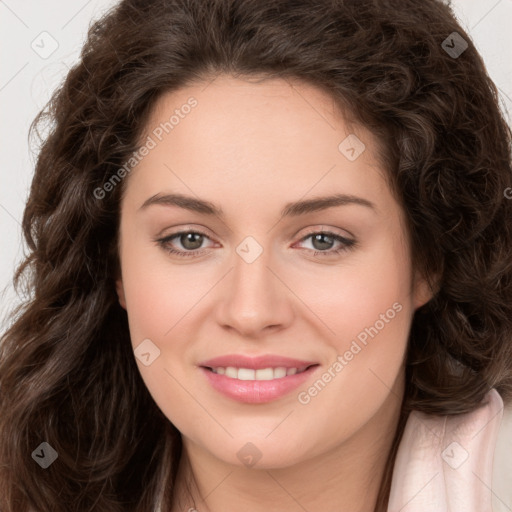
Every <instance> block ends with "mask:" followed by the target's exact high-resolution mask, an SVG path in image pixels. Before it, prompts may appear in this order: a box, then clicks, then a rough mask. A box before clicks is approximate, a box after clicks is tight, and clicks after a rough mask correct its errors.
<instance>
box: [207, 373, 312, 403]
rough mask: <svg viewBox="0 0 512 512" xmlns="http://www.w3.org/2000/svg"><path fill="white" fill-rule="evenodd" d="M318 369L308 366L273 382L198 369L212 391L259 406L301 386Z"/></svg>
mask: <svg viewBox="0 0 512 512" xmlns="http://www.w3.org/2000/svg"><path fill="white" fill-rule="evenodd" d="M317 368H318V365H316V366H310V367H309V368H308V369H307V370H305V371H303V372H301V373H296V374H295V375H287V376H286V377H281V378H280V379H273V380H239V379H232V378H230V377H226V376H225V375H220V374H218V373H214V372H213V371H211V370H208V369H207V368H204V367H200V369H201V371H202V372H203V374H204V375H205V376H206V378H207V379H208V381H209V382H210V384H211V385H212V387H213V388H214V389H216V390H217V391H219V392H220V393H222V394H223V395H226V396H227V397H229V398H232V399H233V400H236V401H238V402H244V403H247V404H261V403H265V402H271V401H272V400H277V399H278V398H281V397H282V396H284V395H287V394H288V393H290V392H291V391H292V390H294V389H295V388H297V387H299V386H300V385H301V384H303V383H304V382H305V381H306V380H307V379H308V378H309V377H310V376H311V374H312V373H313V372H314V371H315V370H316V369H317Z"/></svg>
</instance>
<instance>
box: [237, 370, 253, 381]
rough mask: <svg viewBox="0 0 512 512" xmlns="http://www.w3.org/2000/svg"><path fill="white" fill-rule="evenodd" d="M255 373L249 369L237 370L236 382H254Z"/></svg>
mask: <svg viewBox="0 0 512 512" xmlns="http://www.w3.org/2000/svg"><path fill="white" fill-rule="evenodd" d="M255 373H256V372H255V370H252V369H250V368H239V369H238V380H254V376H255Z"/></svg>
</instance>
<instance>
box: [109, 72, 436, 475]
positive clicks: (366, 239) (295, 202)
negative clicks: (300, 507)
mask: <svg viewBox="0 0 512 512" xmlns="http://www.w3.org/2000/svg"><path fill="white" fill-rule="evenodd" d="M347 137H348V139H347ZM356 137H357V138H356ZM142 140H143V144H144V145H145V146H144V147H145V148H146V149H145V150H144V149H143V148H141V149H140V150H139V151H138V153H137V156H136V157H134V158H135V160H133V161H132V162H131V165H133V164H135V163H136V161H137V162H138V163H137V165H136V166H135V167H134V168H133V170H130V171H129V172H128V173H127V174H128V175H127V177H126V178H125V179H126V180H127V181H126V183H124V184H123V185H126V190H125V195H124V197H123V200H122V205H121V225H120V245H119V250H120V260H121V271H122V277H121V278H120V279H119V280H118V288H117V290H118V294H119V299H120V303H121V305H122V306H123V307H124V308H126V310H127V313H128V320H129V327H130V334H131V340H132V345H133V348H134V350H135V356H136V360H137V364H138V366H139V369H140V372H141V375H142V377H143V379H144V382H145V383H146V386H147V388H148V390H149V392H150V393H151V395H152V396H153V398H154V400H155V402H156V403H157V404H158V406H159V407H160V409H161V410H162V411H163V413H164V414H165V415H166V416H167V418H168V419H169V420H170V421H171V422H172V423H173V424H174V425H175V426H176V427H177V428H178V430H179V431H180V432H181V433H182V436H183V439H184V442H189V444H190V446H192V445H193V446H194V447H195V449H196V450H197V451H198V452H201V453H203V454H204V455H205V456H208V457H210V456H213V457H215V458H216V459H217V460H221V461H224V462H225V463H229V464H237V465H241V464H246V465H251V464H253V463H254V462H256V461H257V464H258V466H259V467H286V466H288V465H291V464H293V463H296V462H299V461H302V460H306V459H308V458H311V457H314V456H317V455H320V454H325V453H328V452H330V451H331V450H333V449H335V448H336V447H338V446H341V445H343V444H344V443H347V442H348V441H349V440H350V439H354V438H356V437H357V436H359V437H360V438H364V437H365V436H366V437H367V438H368V440H371V439H372V436H374V435H375V432H378V431H379V428H380V429H381V430H382V424H383V422H384V423H385V420H383V418H388V419H389V415H390V412H389V411H392V415H394V416H396V412H397V411H398V409H399V406H400V399H401V396H402V393H403V375H404V373H403V362H404V353H405V349H406V344H407V338H408V333H409V328H410V324H411V319H412V315H413V313H414V310H415V309H416V308H418V307H419V306H420V305H422V304H423V303H425V302H426V301H427V300H428V299H429V298H430V296H429V294H428V291H427V287H426V285H425V283H424V282H423V281H422V280H421V279H420V278H419V276H417V275H416V274H415V272H414V271H413V268H412V266H411V259H410V248H409V244H408V239H407V234H406V231H405V228H404V224H405V222H404V218H403V215H404V214H403V212H402V210H401V208H400V207H399V205H398V203H397V202H396V200H395V199H394V198H393V195H392V193H391V191H390V189H389V188H388V186H387V184H386V181H385V179H384V170H383V169H382V167H381V166H380V165H379V163H378V161H377V159H376V157H375V154H376V142H375V139H374V138H373V137H372V135H371V134H370V133H369V132H368V131H366V130H364V129H363V128H357V132H354V131H353V129H349V128H348V127H347V126H346V124H345V123H344V121H343V119H342V118H341V116H340V114H338V113H336V112H335V111H334V110H333V101H332V99H331V98H330V97H329V96H328V95H326V94H325V93H323V92H321V91H320V90H318V89H316V88H314V87H312V86H309V85H305V84H303V83H302V84H301V83H300V82H296V83H293V85H292V83H291V82H288V81H284V80H280V79H279V80H277V79H275V80H267V81H260V82H259V83H255V82H254V81H253V82H249V81H246V80H242V79H235V78H231V77H228V76H225V75H222V76H219V77H217V78H216V79H215V80H214V81H213V82H212V83H210V84H209V85H208V84H206V83H201V84H199V83H198V84H196V85H189V86H187V87H185V88H183V89H181V90H179V91H176V92H173V93H168V94H166V95H164V96H162V97H161V98H160V99H159V101H158V103H157V105H156V108H155V109H154V110H153V111H152V115H151V117H150V120H149V122H148V124H147V128H146V133H145V135H144V137H143V139H142ZM362 144H364V146H363V145H362ZM139 160H140V161H139ZM127 169H129V167H127ZM117 186H120V185H117ZM171 194H172V195H173V197H171V196H170V195H171ZM335 196H336V197H337V199H336V200H334V198H335ZM323 198H330V199H329V200H327V199H323ZM212 212H214V213H212ZM179 233H182V235H179ZM187 233H188V235H187ZM194 233H199V235H197V234H194ZM322 233H324V234H322ZM338 237H341V238H338ZM171 250H174V251H177V253H171V252H170V251H171ZM224 356H225V357H227V358H228V359H227V360H219V361H213V362H210V361H209V360H211V359H213V358H219V357H224ZM243 356H245V357H246V358H248V359H240V358H243ZM237 358H238V359H237ZM253 358H260V359H259V360H256V359H253ZM206 367H212V368H216V371H217V372H218V373H214V372H213V371H212V370H210V369H207V368H206ZM226 367H230V369H228V370H224V369H223V368H226ZM306 367H309V368H308V369H307V370H305V371H302V370H304V369H305V368H306ZM219 368H220V369H219ZM240 368H242V370H240V371H238V370H239V369H240ZM276 368H278V369H277V370H276ZM283 368H284V369H283ZM293 368H295V369H296V370H294V369H293ZM257 370H260V371H257ZM295 371H296V372H297V373H296V374H295V375H293V373H294V372H295ZM285 374H286V376H284V375H285ZM260 379H263V380H260ZM248 443H252V445H250V444H248ZM251 461H252V462H251Z"/></svg>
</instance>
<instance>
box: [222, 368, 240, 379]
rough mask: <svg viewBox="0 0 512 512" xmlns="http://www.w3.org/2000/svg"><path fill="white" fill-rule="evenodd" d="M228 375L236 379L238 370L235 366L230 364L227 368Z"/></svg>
mask: <svg viewBox="0 0 512 512" xmlns="http://www.w3.org/2000/svg"><path fill="white" fill-rule="evenodd" d="M225 375H226V377H231V378H232V379H236V378H237V377H238V370H237V369H236V368H234V367H233V366H228V367H227V368H226V373H225Z"/></svg>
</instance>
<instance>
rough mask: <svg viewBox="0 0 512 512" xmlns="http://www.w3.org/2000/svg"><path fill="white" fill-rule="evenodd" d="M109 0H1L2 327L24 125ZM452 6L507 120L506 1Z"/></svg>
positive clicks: (23, 175) (510, 18) (10, 302)
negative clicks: (487, 75)
mask: <svg viewBox="0 0 512 512" xmlns="http://www.w3.org/2000/svg"><path fill="white" fill-rule="evenodd" d="M417 1H418V2H421V1H422V0H417ZM116 3H117V0H89V1H87V0H73V1H64V0H44V1H42V0H0V62H1V66H0V109H1V110H0V111H1V112H2V116H1V117H0V140H1V142H2V162H1V167H0V239H1V242H0V244H1V245H0V247H1V250H0V332H2V331H3V330H4V329H5V328H6V326H7V325H6V324H5V315H6V314H7V313H8V312H9V310H10V309H11V308H12V307H13V306H14V305H15V304H16V303H17V302H19V300H20V299H19V298H18V297H17V296H16V294H15V293H14V289H13V287H12V283H11V281H12V275H13V272H14V268H15V265H16V264H17V263H18V262H19V261H20V260H21V259H22V257H23V245H22V241H21V227H20V222H21V218H22V213H23V208H24V204H25V201H26V197H27V194H28V189H29V186H30V181H31V178H32V172H33V168H34V161H35V155H34V154H33V153H32V152H31V150H30V148H29V144H28V138H27V135H28V128H29V125H30V123H31V121H32V120H33V118H34V117H35V115H36V114H37V112H38V111H39V110H40V109H41V108H42V107H43V106H44V105H45V103H46V102H47V101H48V99H49V98H50V95H51V93H52V91H53V90H54V89H55V88H56V87H57V86H58V85H59V83H60V82H61V81H62V80H63V78H64V76H65V74H66V72H67V71H68V69H69V67H70V66H71V65H72V64H73V63H74V62H76V60H77V59H78V55H79V52H80V48H81V45H82V43H83V41H84V39H85V36H86V33H87V28H88V26H89V23H90V21H91V20H92V19H93V18H96V17H98V16H99V15H101V14H102V13H104V12H105V11H106V10H108V9H109V8H110V7H111V6H113V5H114V4H116ZM205 4H207V1H205ZM452 5H453V7H454V9H455V12H456V14H457V17H458V18H459V21H460V22H461V25H462V26H463V27H464V28H465V29H466V31H467V32H468V33H469V34H470V35H471V37H472V39H473V41H474V43H475V45H476V47H477V48H478V50H479V52H480V53H481V55H482V56H483V58H484V61H485V62H486V65H487V69H488V72H489V74H490V76H491V77H492V79H493V80H494V82H495V83H496V85H497V86H498V87H499V90H500V95H501V101H502V105H503V110H504V111H505V109H507V110H508V114H507V119H508V120H509V123H510V122H511V120H512V117H511V116H512V99H511V98H512V34H511V27H512V0H454V1H453V2H452ZM43 32H46V33H47V34H43V35H41V34H42V33H43ZM48 34H49V35H48ZM57 45H58V46H57ZM53 47H56V49H55V51H53V53H51V55H47V54H48V53H50V52H51V51H52V50H53Z"/></svg>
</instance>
